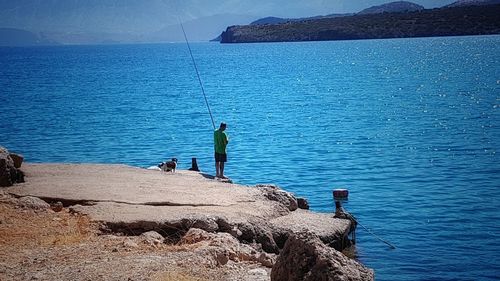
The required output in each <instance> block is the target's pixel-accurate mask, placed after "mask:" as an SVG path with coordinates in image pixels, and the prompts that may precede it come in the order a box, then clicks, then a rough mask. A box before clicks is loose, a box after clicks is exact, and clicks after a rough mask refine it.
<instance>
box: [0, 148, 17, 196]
mask: <svg viewBox="0 0 500 281" xmlns="http://www.w3.org/2000/svg"><path fill="white" fill-rule="evenodd" d="M16 181H17V169H16V167H15V166H14V161H13V160H12V158H11V157H10V155H9V151H7V149H5V148H4V147H1V146H0V186H11V185H12V184H14V183H15V182H16Z"/></svg>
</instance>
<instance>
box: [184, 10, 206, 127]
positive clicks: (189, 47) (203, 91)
mask: <svg viewBox="0 0 500 281" xmlns="http://www.w3.org/2000/svg"><path fill="white" fill-rule="evenodd" d="M177 19H178V20H179V24H180V25H181V29H182V34H184V39H185V40H186V44H187V47H188V50H189V54H190V55H191V60H192V61H193V65H194V70H195V71H196V76H197V77H198V82H199V83H200V88H201V92H202V93H203V97H204V98H205V104H206V105H207V109H208V113H209V114H210V119H211V120H212V126H213V127H214V130H215V122H214V117H213V116H212V110H210V105H209V104H208V99H207V95H206V94H205V88H204V87H203V83H202V82H201V77H200V73H199V71H198V66H196V61H195V60H194V56H193V52H192V51H191V46H190V45H189V40H188V38H187V36H186V31H185V30H184V25H183V24H182V21H181V19H180V18H179V17H177Z"/></svg>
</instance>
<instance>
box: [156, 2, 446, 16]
mask: <svg viewBox="0 0 500 281" xmlns="http://www.w3.org/2000/svg"><path fill="white" fill-rule="evenodd" d="M165 2H173V3H174V4H175V3H177V5H179V6H182V8H181V9H182V10H183V11H185V12H187V13H189V12H191V13H198V12H201V11H205V12H207V13H210V14H220V13H238V14H252V15H257V16H278V17H303V16H314V15H321V14H332V13H352V12H359V11H360V10H363V9H365V8H368V7H371V6H374V5H380V4H384V3H388V2H391V0H251V1H249V0H215V1H210V0H205V1H203V0H188V1H180V0H176V1H172V0H170V1H168V0H167V1H165ZM411 2H413V3H416V4H419V5H422V6H424V7H425V8H435V7H441V6H444V5H447V4H450V3H453V2H455V0H414V1H411Z"/></svg>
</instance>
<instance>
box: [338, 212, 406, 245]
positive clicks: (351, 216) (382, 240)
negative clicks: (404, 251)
mask: <svg viewBox="0 0 500 281" xmlns="http://www.w3.org/2000/svg"><path fill="white" fill-rule="evenodd" d="M347 215H348V216H349V218H350V219H351V220H353V221H355V222H356V223H357V224H359V225H361V227H362V228H364V229H365V230H366V231H368V233H370V234H371V235H373V237H375V238H377V239H378V240H379V241H381V242H384V243H385V244H387V245H388V246H389V247H391V249H396V246H394V245H392V244H391V243H389V242H387V241H385V240H384V239H382V238H380V237H379V236H377V235H376V234H375V233H373V232H372V231H371V230H370V229H368V228H367V227H366V226H364V225H362V224H361V223H360V222H359V221H358V220H357V219H356V218H355V217H354V216H353V215H351V214H349V213H347Z"/></svg>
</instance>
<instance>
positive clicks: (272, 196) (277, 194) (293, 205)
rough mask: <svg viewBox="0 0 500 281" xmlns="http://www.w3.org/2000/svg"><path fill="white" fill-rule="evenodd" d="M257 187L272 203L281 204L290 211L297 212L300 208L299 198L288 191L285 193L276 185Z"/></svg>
mask: <svg viewBox="0 0 500 281" xmlns="http://www.w3.org/2000/svg"><path fill="white" fill-rule="evenodd" d="M255 187H257V188H258V189H260V190H261V191H262V193H263V195H264V196H265V197H266V198H267V199H269V200H271V201H276V202H278V203H280V204H281V205H282V206H284V207H285V208H286V209H288V210H289V211H292V212H293V211H295V210H297V208H298V207H299V205H298V203H297V198H295V196H294V195H293V194H292V193H290V192H287V191H284V190H282V189H280V188H279V187H277V186H276V185H272V184H258V185H256V186H255Z"/></svg>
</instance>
